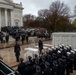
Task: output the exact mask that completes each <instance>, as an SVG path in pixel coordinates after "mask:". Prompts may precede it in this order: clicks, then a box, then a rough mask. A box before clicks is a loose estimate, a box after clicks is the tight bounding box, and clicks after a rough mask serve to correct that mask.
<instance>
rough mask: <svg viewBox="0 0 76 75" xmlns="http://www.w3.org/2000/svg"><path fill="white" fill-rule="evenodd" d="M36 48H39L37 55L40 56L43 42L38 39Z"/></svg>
mask: <svg viewBox="0 0 76 75" xmlns="http://www.w3.org/2000/svg"><path fill="white" fill-rule="evenodd" d="M38 47H39V53H40V54H41V53H42V49H43V42H42V40H41V39H39V41H38Z"/></svg>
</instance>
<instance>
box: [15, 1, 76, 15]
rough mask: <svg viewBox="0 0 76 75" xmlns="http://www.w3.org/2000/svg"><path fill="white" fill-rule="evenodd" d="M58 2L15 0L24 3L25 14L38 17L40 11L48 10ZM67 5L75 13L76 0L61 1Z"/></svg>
mask: <svg viewBox="0 0 76 75" xmlns="http://www.w3.org/2000/svg"><path fill="white" fill-rule="evenodd" d="M53 1H56V0H14V2H16V3H20V2H22V4H23V8H24V10H23V14H32V15H36V16H37V12H38V10H40V9H46V8H47V9H48V8H49V5H50V4H51V3H52V2H53ZM60 1H61V2H64V3H65V4H67V5H68V6H69V7H70V9H71V12H72V13H73V10H74V6H75V5H76V0H60Z"/></svg>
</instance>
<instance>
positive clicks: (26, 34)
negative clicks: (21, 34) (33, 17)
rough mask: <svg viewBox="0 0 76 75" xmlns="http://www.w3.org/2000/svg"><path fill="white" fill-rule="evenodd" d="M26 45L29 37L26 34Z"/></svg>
mask: <svg viewBox="0 0 76 75" xmlns="http://www.w3.org/2000/svg"><path fill="white" fill-rule="evenodd" d="M26 43H27V44H28V35H27V34H26Z"/></svg>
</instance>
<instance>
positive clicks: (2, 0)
mask: <svg viewBox="0 0 76 75" xmlns="http://www.w3.org/2000/svg"><path fill="white" fill-rule="evenodd" d="M0 3H2V4H10V5H11V4H12V3H13V1H12V0H0Z"/></svg>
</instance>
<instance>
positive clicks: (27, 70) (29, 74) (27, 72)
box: [24, 61, 32, 75]
mask: <svg viewBox="0 0 76 75" xmlns="http://www.w3.org/2000/svg"><path fill="white" fill-rule="evenodd" d="M24 75H32V66H31V63H30V62H29V61H28V62H26V68H25V69H24Z"/></svg>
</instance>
